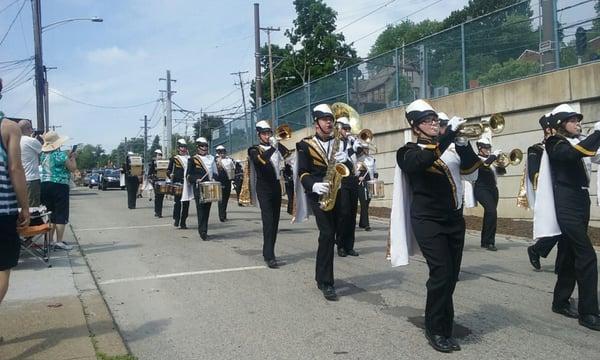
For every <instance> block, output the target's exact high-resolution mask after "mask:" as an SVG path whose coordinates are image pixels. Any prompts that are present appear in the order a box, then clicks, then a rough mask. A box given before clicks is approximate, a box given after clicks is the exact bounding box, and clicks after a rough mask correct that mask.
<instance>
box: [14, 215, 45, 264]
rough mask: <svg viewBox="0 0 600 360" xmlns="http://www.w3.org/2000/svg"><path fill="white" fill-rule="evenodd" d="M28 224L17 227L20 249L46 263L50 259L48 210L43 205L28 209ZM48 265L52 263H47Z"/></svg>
mask: <svg viewBox="0 0 600 360" xmlns="http://www.w3.org/2000/svg"><path fill="white" fill-rule="evenodd" d="M29 214H30V220H29V226H27V227H25V228H22V229H19V230H18V232H19V237H20V239H21V249H22V250H23V251H25V252H27V253H29V254H30V255H32V256H33V257H35V258H37V259H39V260H41V261H43V262H44V263H46V264H48V262H49V260H50V238H49V233H50V220H49V215H50V214H51V212H50V211H47V210H46V208H45V207H40V208H31V209H29ZM48 267H52V265H50V264H48Z"/></svg>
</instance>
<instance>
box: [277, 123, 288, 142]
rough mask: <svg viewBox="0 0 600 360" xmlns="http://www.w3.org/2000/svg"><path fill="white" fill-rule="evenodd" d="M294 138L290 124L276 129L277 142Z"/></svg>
mask: <svg viewBox="0 0 600 360" xmlns="http://www.w3.org/2000/svg"><path fill="white" fill-rule="evenodd" d="M291 137H292V128H291V127H290V126H289V125H288V124H283V125H279V126H278V127H277V129H275V138H276V139H277V141H282V140H288V139H290V138H291Z"/></svg>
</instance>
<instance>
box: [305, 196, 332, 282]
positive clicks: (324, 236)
mask: <svg viewBox="0 0 600 360" xmlns="http://www.w3.org/2000/svg"><path fill="white" fill-rule="evenodd" d="M308 202H309V206H310V207H311V209H312V212H313V214H314V215H315V220H316V221H317V227H318V228H319V247H318V248H317V265H316V270H315V280H316V281H317V284H323V285H332V286H333V283H334V281H333V253H334V245H335V227H336V211H337V207H336V208H334V209H333V210H331V211H323V210H321V208H319V202H318V197H316V196H315V197H313V196H309V197H308Z"/></svg>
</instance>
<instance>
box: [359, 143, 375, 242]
mask: <svg viewBox="0 0 600 360" xmlns="http://www.w3.org/2000/svg"><path fill="white" fill-rule="evenodd" d="M357 141H359V140H357ZM359 145H360V147H359V148H358V149H357V152H356V174H357V177H358V186H359V190H358V201H359V202H360V218H359V221H358V227H359V228H361V229H365V231H371V225H370V224H369V204H370V203H371V194H369V187H368V186H367V181H369V180H372V179H377V178H378V177H379V174H378V173H377V167H376V165H375V158H374V157H373V156H371V155H369V144H367V143H363V142H359Z"/></svg>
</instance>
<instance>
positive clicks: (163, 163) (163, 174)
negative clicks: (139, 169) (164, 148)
mask: <svg viewBox="0 0 600 360" xmlns="http://www.w3.org/2000/svg"><path fill="white" fill-rule="evenodd" d="M168 168H169V160H156V177H157V178H159V179H166V178H167V169H168Z"/></svg>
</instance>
